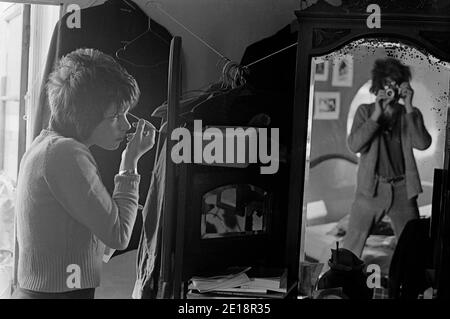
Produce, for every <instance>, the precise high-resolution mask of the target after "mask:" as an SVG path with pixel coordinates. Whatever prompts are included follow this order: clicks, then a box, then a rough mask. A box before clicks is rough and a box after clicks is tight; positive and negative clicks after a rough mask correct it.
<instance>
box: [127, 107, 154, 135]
mask: <svg viewBox="0 0 450 319" xmlns="http://www.w3.org/2000/svg"><path fill="white" fill-rule="evenodd" d="M128 115H130V116H131V117H132V118H134V119H136V120H138V121H139V120H140V119H141V118H139V117H137V116H136V115H134V114H132V113H130V112H128ZM142 120H144V119H142ZM144 123H145V125H146V126H150V127H151V128H152V129H154V130H155V131H156V132H158V133H159V130H158V129H157V128H156V127H155V126H154V125H153V124H152V123H150V122H149V121H147V120H144Z"/></svg>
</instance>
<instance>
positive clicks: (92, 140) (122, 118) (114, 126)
mask: <svg viewBox="0 0 450 319" xmlns="http://www.w3.org/2000/svg"><path fill="white" fill-rule="evenodd" d="M127 113H128V108H122V109H120V108H117V107H116V106H115V105H111V106H110V107H109V108H108V110H107V111H106V112H105V116H104V118H103V120H102V121H101V122H100V123H99V124H98V125H97V127H96V128H95V129H94V131H93V132H92V134H91V136H90V137H89V139H88V142H89V144H90V145H97V146H99V147H101V148H104V149H106V150H115V149H117V148H118V147H119V145H120V143H121V142H122V141H123V140H124V139H125V138H126V133H127V131H128V130H129V129H130V128H131V125H130V123H129V122H128V120H127Z"/></svg>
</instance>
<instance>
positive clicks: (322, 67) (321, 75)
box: [314, 59, 330, 81]
mask: <svg viewBox="0 0 450 319" xmlns="http://www.w3.org/2000/svg"><path fill="white" fill-rule="evenodd" d="M329 64H330V62H329V61H327V60H320V59H315V65H316V69H315V70H316V71H315V72H316V73H315V75H314V78H315V79H316V81H327V80H328V68H329Z"/></svg>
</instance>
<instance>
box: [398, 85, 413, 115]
mask: <svg viewBox="0 0 450 319" xmlns="http://www.w3.org/2000/svg"><path fill="white" fill-rule="evenodd" d="M399 93H400V96H401V97H402V98H403V100H404V101H405V108H406V112H407V113H411V112H412V111H413V106H412V99H413V96H414V90H413V89H412V87H411V85H410V84H409V83H408V82H403V83H402V84H400V92H399Z"/></svg>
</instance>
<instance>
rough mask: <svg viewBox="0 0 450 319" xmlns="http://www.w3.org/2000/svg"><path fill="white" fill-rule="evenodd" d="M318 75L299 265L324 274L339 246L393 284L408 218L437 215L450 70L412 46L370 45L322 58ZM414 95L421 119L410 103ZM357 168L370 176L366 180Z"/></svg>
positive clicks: (315, 65) (317, 60) (315, 67)
mask: <svg viewBox="0 0 450 319" xmlns="http://www.w3.org/2000/svg"><path fill="white" fill-rule="evenodd" d="M395 61H397V62H398V64H396V63H397V62H395ZM398 65H402V66H406V67H407V68H400V69H399V68H398ZM311 69H312V71H311V82H310V88H311V90H310V99H309V100H310V105H309V118H308V138H307V141H308V146H307V148H306V149H307V152H306V160H305V163H306V167H305V181H304V183H305V184H304V190H305V191H304V200H303V203H304V205H303V221H304V222H303V223H302V227H303V229H302V234H304V238H303V244H302V245H303V246H304V247H303V248H304V249H303V250H302V252H303V254H302V255H301V257H300V260H303V261H309V262H320V263H324V264H325V267H324V271H325V270H326V269H327V267H326V265H327V261H328V259H329V258H330V256H331V248H335V247H336V242H339V245H340V247H344V248H347V249H350V250H352V251H353V252H354V253H355V254H357V255H359V256H360V258H361V259H363V260H364V261H365V262H366V264H377V265H379V266H380V269H381V273H382V275H383V276H385V277H387V276H388V273H389V266H390V262H391V258H392V254H393V252H394V249H395V247H396V243H397V240H398V237H399V234H400V233H401V231H402V229H403V227H404V225H405V223H406V222H407V220H409V219H411V218H427V217H430V214H431V208H432V194H433V176H434V175H433V174H434V169H436V168H443V165H444V146H445V132H446V130H445V128H446V122H447V107H448V103H449V101H448V96H449V79H450V67H449V65H448V64H446V63H444V62H440V61H439V60H438V59H436V58H434V57H433V56H432V55H429V54H427V53H426V52H422V51H421V50H419V49H417V48H415V47H413V46H411V45H408V44H405V43H401V42H398V41H394V40H383V39H362V40H358V41H354V42H352V43H350V44H348V45H346V46H345V47H343V48H342V49H340V50H338V51H335V52H333V53H330V54H327V55H324V56H318V57H314V58H313V59H312V61H311ZM407 69H409V70H410V73H411V77H410V79H409V75H408V73H407V72H406V71H405V70H407ZM373 70H375V71H373ZM405 72H406V73H405ZM386 75H390V76H386ZM372 79H374V81H375V82H376V83H373V81H372ZM400 82H402V83H400ZM403 82H407V84H403ZM405 87H406V89H405ZM377 88H378V91H377V92H378V94H379V97H378V101H379V104H380V111H378V114H376V115H373V113H374V111H375V107H376V106H375V102H376V100H377V97H376V94H375V93H374V92H375V91H376V89H377ZM410 89H412V91H413V95H412V106H413V107H417V109H418V111H419V112H418V111H417V110H416V109H414V108H412V109H410V108H408V107H407V106H406V105H405V104H407V102H408V101H407V99H409V94H411V90H410ZM380 91H384V94H385V95H383V96H381V94H382V92H380ZM390 94H392V96H390ZM372 116H373V117H372ZM422 118H423V121H422V120H421V119H422ZM422 122H423V126H424V127H422ZM425 131H426V132H427V133H426V132H425ZM427 134H429V137H431V143H429V137H428V136H427ZM411 147H413V150H412V152H411V150H410V149H411ZM414 163H416V164H417V165H415V164H414ZM358 168H359V169H360V170H365V171H366V172H362V173H361V172H360V173H359V174H360V175H359V178H358ZM416 172H417V173H418V175H415V173H416ZM374 178H375V180H376V181H375V182H374V181H373V180H374ZM357 186H358V187H357ZM361 194H363V195H361ZM370 194H371V195H372V197H371V198H369V199H367V198H368V197H370ZM415 202H416V203H417V207H415V206H414V205H415V204H414V203H415Z"/></svg>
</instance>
